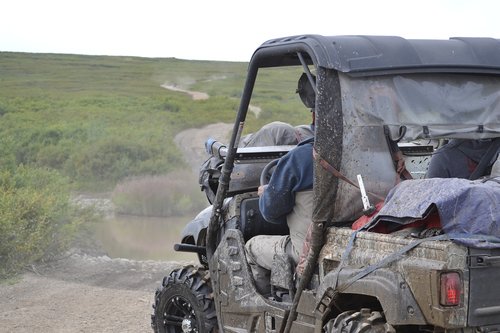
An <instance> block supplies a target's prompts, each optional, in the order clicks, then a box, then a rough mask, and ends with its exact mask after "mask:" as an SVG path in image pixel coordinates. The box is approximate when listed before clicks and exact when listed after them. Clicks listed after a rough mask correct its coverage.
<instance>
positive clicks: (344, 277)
mask: <svg viewBox="0 0 500 333" xmlns="http://www.w3.org/2000/svg"><path fill="white" fill-rule="evenodd" d="M361 271H362V269H353V268H343V269H342V270H341V271H340V273H339V272H338V271H337V270H333V271H331V272H329V273H328V274H326V275H325V276H324V278H323V279H322V281H321V284H320V286H319V288H318V293H317V294H316V295H317V296H316V301H317V306H316V309H317V310H318V311H320V312H325V311H326V309H328V308H329V307H332V306H333V303H334V302H335V300H336V299H337V298H342V297H349V295H347V294H356V295H365V296H370V297H374V298H376V299H377V300H378V302H379V303H380V305H381V306H382V310H383V312H384V315H385V317H386V320H387V322H388V323H389V324H392V325H418V324H425V323H426V320H425V317H424V315H423V314H422V311H421V310H420V307H419V306H418V304H417V302H416V300H415V298H414V297H413V293H412V291H411V289H410V287H409V286H408V284H407V283H406V281H405V279H404V278H403V276H402V275H401V274H399V273H397V272H395V271H392V270H390V269H387V268H380V269H377V270H376V271H373V272H371V273H370V274H368V275H367V276H365V277H363V278H361V279H359V280H357V281H354V282H352V277H354V276H355V275H356V274H357V273H359V272H361ZM335 286H338V287H337V291H338V292H339V293H338V294H337V293H336V292H335ZM332 295H335V296H333V298H332ZM357 306H358V307H359V308H362V307H363V304H359V305H357Z"/></svg>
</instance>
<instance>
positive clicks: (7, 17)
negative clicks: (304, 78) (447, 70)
mask: <svg viewBox="0 0 500 333" xmlns="http://www.w3.org/2000/svg"><path fill="white" fill-rule="evenodd" d="M0 8H1V10H0V51H21V52H37V53H47V52H48V53H74V54H92V55H128V56H143V57H160V58H166V57H176V58H181V59H198V60H229V61H248V60H250V57H251V55H252V53H253V51H254V50H255V49H256V48H257V47H258V46H259V45H260V44H261V43H262V42H264V41H266V40H268V39H271V38H276V37H283V36H289V35H297V34H306V33H312V34H322V35H357V34H367V35H397V36H402V37H406V38H438V39H447V38H449V37H453V36H463V37H477V36H481V37H494V38H498V39H500V23H499V22H500V20H499V15H500V1H498V0H413V1H407V0H358V1H355V0H324V1H321V0H304V1H296V0H288V1H287V0H245V1H242V0H211V1H210V0H3V1H2V5H1V6H0Z"/></svg>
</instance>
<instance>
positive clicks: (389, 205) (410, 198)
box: [374, 177, 500, 248]
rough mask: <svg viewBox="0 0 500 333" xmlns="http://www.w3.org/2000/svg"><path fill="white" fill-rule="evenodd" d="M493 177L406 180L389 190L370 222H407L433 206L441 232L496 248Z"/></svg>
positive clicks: (499, 242) (499, 194)
mask: <svg viewBox="0 0 500 333" xmlns="http://www.w3.org/2000/svg"><path fill="white" fill-rule="evenodd" d="M496 180H497V181H498V180H500V178H499V177H497V178H496ZM497 181H495V180H489V181H486V182H482V181H480V180H478V181H470V180H467V179H458V178H447V179H445V178H433V179H418V180H407V181H404V182H402V183H400V184H399V185H398V186H396V187H395V188H393V189H392V190H391V191H390V192H389V194H388V196H387V198H386V200H385V205H384V207H383V208H382V209H381V210H380V212H379V213H378V214H377V216H376V217H375V221H374V222H376V223H378V222H380V221H391V222H394V223H400V224H407V223H410V222H413V221H415V220H417V219H422V218H424V217H425V216H427V215H428V214H429V212H430V211H431V210H432V209H433V207H434V206H435V207H436V209H437V211H438V213H439V217H440V220H441V225H442V227H443V230H444V232H445V233H446V234H447V235H448V236H449V237H450V238H452V239H453V240H454V241H456V242H458V243H461V244H464V245H467V246H471V247H476V248H500V207H499V203H500V184H499V183H498V182H497Z"/></svg>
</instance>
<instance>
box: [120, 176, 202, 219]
mask: <svg viewBox="0 0 500 333" xmlns="http://www.w3.org/2000/svg"><path fill="white" fill-rule="evenodd" d="M112 200H113V204H114V206H115V212H117V213H120V214H130V215H141V216H181V215H184V214H186V213H187V212H197V211H200V210H202V209H203V208H205V207H206V206H207V200H206V198H205V195H204V194H202V192H201V191H200V187H199V186H198V182H197V179H195V177H193V175H192V174H191V172H189V171H174V172H172V173H170V174H167V175H164V176H145V177H140V178H133V179H127V180H125V181H123V182H120V183H118V185H117V186H116V187H115V190H114V191H113V195H112ZM168 203H175V204H168Z"/></svg>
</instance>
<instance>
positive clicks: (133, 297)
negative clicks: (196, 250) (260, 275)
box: [0, 123, 231, 333]
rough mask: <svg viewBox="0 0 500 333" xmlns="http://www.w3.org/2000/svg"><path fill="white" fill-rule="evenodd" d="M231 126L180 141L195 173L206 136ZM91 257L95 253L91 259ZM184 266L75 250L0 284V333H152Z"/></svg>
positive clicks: (218, 134)
mask: <svg viewBox="0 0 500 333" xmlns="http://www.w3.org/2000/svg"><path fill="white" fill-rule="evenodd" d="M230 128H231V126H229V125H228V124H222V123H220V124H214V125H210V126H207V127H205V128H202V129H193V130H187V131H185V132H182V133H180V134H179V135H178V136H177V137H176V142H177V144H178V145H179V147H180V148H181V149H182V150H183V151H184V152H185V157H186V160H187V161H188V162H189V163H190V164H191V165H192V166H193V169H194V170H197V168H198V167H199V165H200V163H201V161H202V160H203V159H204V158H205V157H204V155H203V154H204V151H203V142H204V140H205V139H206V138H207V137H208V136H213V135H214V134H215V136H216V138H219V139H223V138H225V137H227V135H228V132H229V130H230ZM89 253H92V254H89ZM183 264H186V263H179V262H160V261H134V260H128V259H120V258H113V259H111V258H109V257H107V256H106V255H101V254H100V253H99V252H96V251H95V249H93V250H92V251H88V250H84V249H73V250H72V251H70V252H69V253H67V254H66V255H65V256H62V257H61V258H60V259H59V260H56V261H53V262H51V263H48V264H44V265H37V266H34V267H33V269H32V270H31V271H29V272H26V273H25V274H23V275H22V276H21V277H20V278H19V281H17V282H16V283H14V284H7V283H3V284H0V333H4V332H9V333H10V332H15V333H18V332H92V333H94V332H122V333H123V332H125V333H126V332H134V333H137V332H152V329H151V327H150V322H151V319H150V315H151V312H152V307H151V304H152V301H153V297H154V291H155V290H156V287H158V286H159V285H160V284H161V280H162V278H163V276H165V275H167V274H168V273H169V272H170V271H171V270H172V269H174V268H175V267H178V266H181V265H183Z"/></svg>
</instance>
